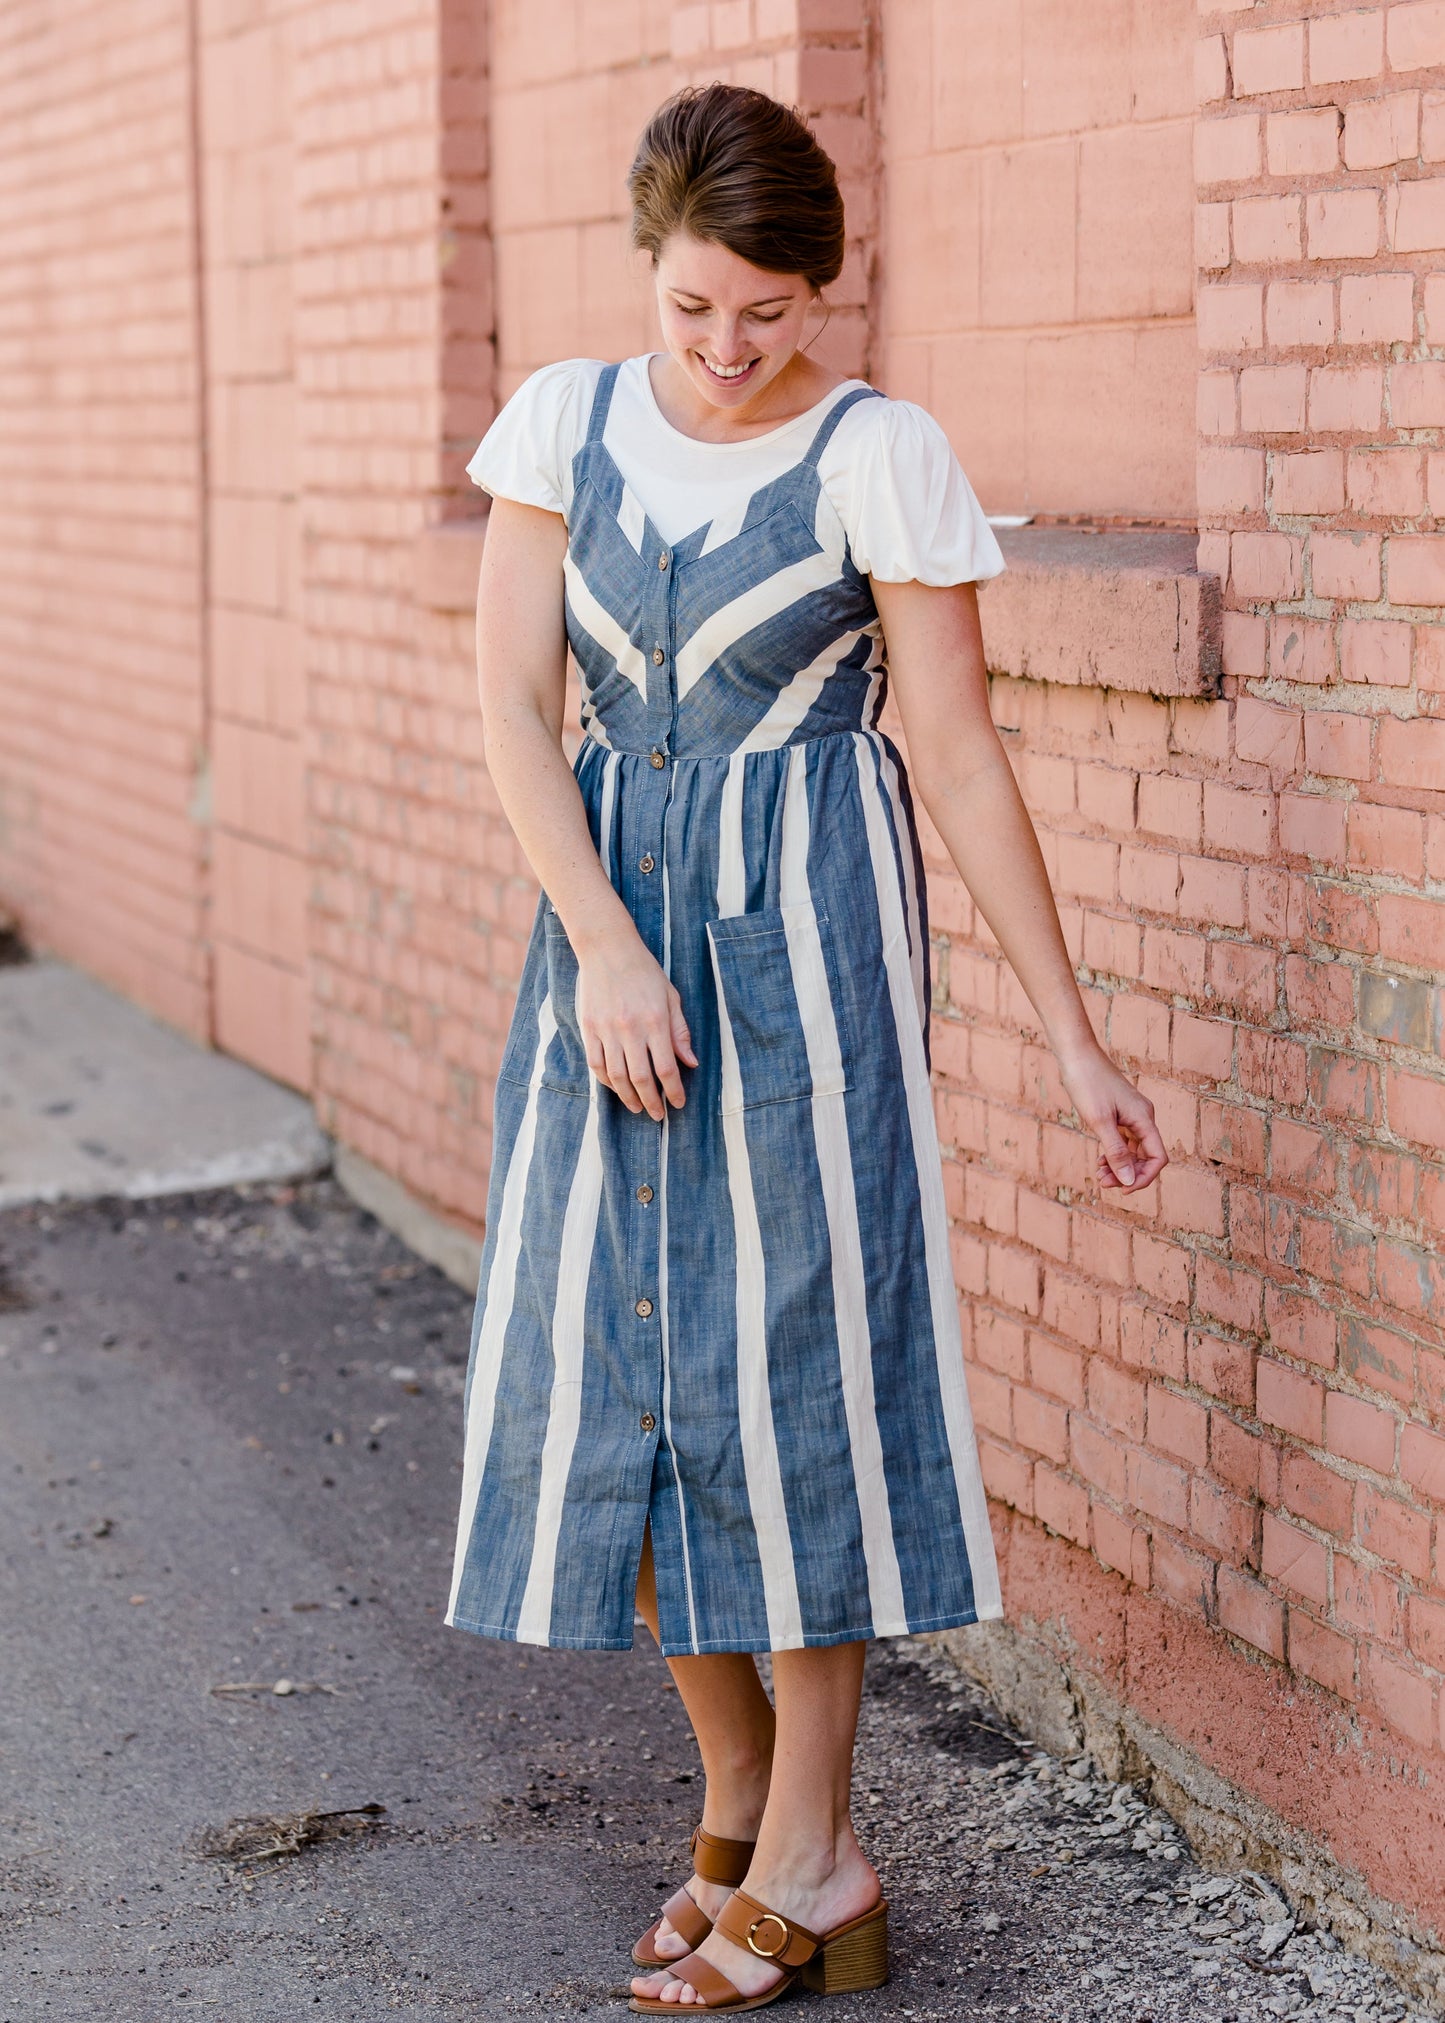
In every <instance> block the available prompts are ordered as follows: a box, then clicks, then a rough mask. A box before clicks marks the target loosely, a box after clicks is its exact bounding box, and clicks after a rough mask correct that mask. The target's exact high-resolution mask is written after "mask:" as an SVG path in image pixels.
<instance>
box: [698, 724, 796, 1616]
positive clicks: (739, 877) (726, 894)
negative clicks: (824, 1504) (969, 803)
mask: <svg viewBox="0 0 1445 2023" xmlns="http://www.w3.org/2000/svg"><path fill="white" fill-rule="evenodd" d="M743 764H744V761H743V759H742V757H741V755H740V754H735V755H734V757H733V759H732V760H731V761H730V763H729V766H728V778H727V785H726V786H725V788H724V789H723V803H722V820H721V824H720V833H719V837H718V887H717V906H718V912H719V914H720V915H723V916H727V915H728V914H729V913H730V912H733V913H736V912H741V911H742V903H741V902H742V895H743V892H744V889H745V884H746V872H745V868H744V864H743V831H742V768H743ZM735 780H736V783H737V791H736V794H734V793H733V787H734V781H735ZM734 896H735V898H736V903H734ZM709 939H710V938H709ZM712 965H713V980H714V983H715V985H716V988H717V1009H718V1039H719V1042H720V1046H721V1053H722V1107H723V1117H722V1129H723V1146H724V1150H725V1151H726V1154H727V1167H728V1192H729V1194H730V1196H731V1198H732V1209H733V1241H734V1248H735V1250H736V1254H737V1267H736V1270H737V1276H736V1290H735V1297H736V1305H737V1368H738V1430H739V1434H740V1436H741V1441H742V1450H743V1474H744V1476H745V1478H746V1481H747V1487H748V1505H749V1510H750V1514H751V1517H752V1524H753V1534H754V1537H755V1538H756V1540H757V1548H758V1561H759V1565H760V1567H761V1570H762V1578H763V1606H764V1608H765V1609H766V1611H767V1617H768V1648H769V1649H770V1650H774V1651H782V1650H794V1649H796V1648H797V1647H798V1645H800V1644H801V1643H802V1641H803V1620H802V1610H801V1607H800V1606H799V1602H798V1581H797V1575H796V1573H795V1571H794V1567H793V1546H792V1539H791V1536H790V1534H789V1530H788V1512H787V1506H786V1504H785V1503H784V1501H783V1476H782V1470H781V1468H780V1467H779V1465H778V1437H777V1432H776V1429H775V1428H774V1425H773V1406H772V1396H771V1392H770V1389H769V1384H768V1330H767V1281H766V1276H765V1270H764V1264H763V1236H762V1231H761V1229H760V1228H759V1226H758V1210H757V1202H756V1199H755V1197H754V1193H753V1175H752V1167H751V1164H750V1163H749V1159H748V1141H747V1132H746V1129H745V1125H744V1119H743V1110H742V1074H741V1071H740V1069H739V1066H738V1050H737V1043H736V1041H735V1040H734V1039H733V1029H732V1021H731V1019H730V1018H729V1017H728V1007H727V998H726V996H725V995H724V992H723V980H722V971H721V969H720V968H719V967H718V959H717V949H716V947H715V946H714V947H713V949H712Z"/></svg>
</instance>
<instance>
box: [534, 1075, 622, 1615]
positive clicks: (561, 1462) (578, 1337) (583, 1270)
mask: <svg viewBox="0 0 1445 2023" xmlns="http://www.w3.org/2000/svg"><path fill="white" fill-rule="evenodd" d="M597 1092H598V1084H597V1082H596V1080H595V1078H594V1080H593V1082H592V1092H591V1095H590V1096H589V1097H588V1101H587V1123H586V1127H585V1129H584V1130H583V1133H582V1145H581V1149H580V1150H579V1152H578V1155H577V1164H576V1166H575V1167H574V1168H573V1172H572V1186H571V1189H570V1191H569V1193H568V1196H567V1212H566V1214H565V1216H564V1217H563V1219H562V1244H561V1250H560V1254H559V1257H558V1264H557V1296H556V1304H555V1305H554V1307H553V1309H552V1394H551V1398H550V1400H549V1404H548V1411H547V1435H546V1438H545V1440H544V1441H543V1443H542V1471H541V1479H540V1482H539V1484H538V1488H537V1519H536V1527H535V1529H534V1531H533V1534H532V1562H531V1565H530V1567H529V1568H528V1570H527V1585H526V1588H525V1589H524V1591H523V1594H522V1603H521V1607H520V1609H519V1610H518V1612H517V1640H518V1642H519V1643H523V1644H541V1643H545V1642H546V1641H547V1639H548V1637H549V1636H550V1634H551V1629H552V1589H553V1584H554V1581H555V1578H556V1571H557V1537H558V1534H559V1532H560V1531H561V1529H562V1505H563V1503H564V1501H565V1499H566V1495H567V1477H568V1475H569V1474H570V1472H571V1468H572V1452H573V1449H574V1448H575V1447H576V1445H577V1429H578V1426H579V1425H580V1423H581V1417H582V1363H583V1352H584V1343H585V1321H586V1314H587V1285H588V1280H589V1278H590V1276H591V1264H592V1246H593V1244H594V1243H595V1242H596V1240H597V1212H598V1209H599V1207H600V1206H601V1202H602V1152H601V1147H600V1145H599V1142H598V1118H597Z"/></svg>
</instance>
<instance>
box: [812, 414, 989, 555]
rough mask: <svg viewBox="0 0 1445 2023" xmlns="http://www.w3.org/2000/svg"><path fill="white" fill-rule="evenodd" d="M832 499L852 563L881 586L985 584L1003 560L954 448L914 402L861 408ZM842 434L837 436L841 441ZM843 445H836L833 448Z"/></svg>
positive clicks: (843, 453) (851, 418)
mask: <svg viewBox="0 0 1445 2023" xmlns="http://www.w3.org/2000/svg"><path fill="white" fill-rule="evenodd" d="M855 416H856V418H857V424H858V426H857V433H856V435H854V436H852V438H851V439H850V440H849V442H848V443H847V445H846V452H844V446H843V445H842V444H840V445H839V448H840V453H842V455H843V462H842V463H841V464H840V470H839V485H838V490H837V491H836V492H835V490H834V486H833V485H831V484H830V485H829V487H828V490H829V493H830V496H832V497H833V498H834V503H835V504H836V505H837V507H838V509H839V513H840V515H841V517H842V520H843V524H844V526H845V527H846V529H847V532H848V545H849V547H850V548H851V550H852V554H853V560H854V562H855V563H856V564H857V566H858V568H859V569H861V570H862V571H863V573H864V574H865V575H868V576H875V577H877V578H878V580H879V581H880V582H882V583H914V582H916V583H931V584H945V583H983V582H986V581H987V580H988V579H989V578H990V577H991V576H997V575H999V574H1000V573H1001V572H1002V570H1003V566H1004V559H1003V554H1002V552H1001V550H1000V548H999V545H998V542H997V540H996V539H995V538H994V532H993V529H992V527H990V526H989V524H988V521H987V519H986V518H985V517H984V511H983V507H982V506H981V505H980V504H979V502H978V499H977V497H976V496H975V493H974V490H973V487H972V485H970V483H969V482H968V479H967V478H966V477H965V476H964V473H963V469H962V466H961V465H960V463H959V461H958V458H957V457H956V456H955V455H954V453H953V445H952V444H951V443H950V442H949V440H948V437H947V436H946V435H945V434H944V432H943V429H942V428H941V426H940V425H939V423H938V422H936V421H935V420H934V418H933V416H932V415H931V414H929V413H928V411H927V409H925V408H921V407H917V406H915V405H914V403H913V402H912V401H909V400H866V401H860V402H859V403H858V406H857V408H856V409H854V411H853V414H851V415H849V416H848V420H849V421H852V420H853V419H854V417H855ZM843 434H844V431H843V430H842V429H839V431H838V436H839V437H841V436H842V435H843ZM836 440H837V438H835V441H836Z"/></svg>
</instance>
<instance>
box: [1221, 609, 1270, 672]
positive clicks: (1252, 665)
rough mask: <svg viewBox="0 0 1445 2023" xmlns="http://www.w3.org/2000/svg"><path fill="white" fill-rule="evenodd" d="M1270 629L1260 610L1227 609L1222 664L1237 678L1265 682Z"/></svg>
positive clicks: (1226, 670)
mask: <svg viewBox="0 0 1445 2023" xmlns="http://www.w3.org/2000/svg"><path fill="white" fill-rule="evenodd" d="M1268 637H1269V628H1268V625H1267V623H1266V621H1265V618H1264V615H1263V614H1262V613H1260V612H1249V611H1226V612H1225V614H1224V628H1223V634H1222V637H1221V640H1220V656H1219V658H1220V664H1221V666H1222V668H1223V670H1224V673H1225V674H1226V675H1227V676H1228V677H1229V678H1230V679H1231V680H1233V681H1239V682H1246V681H1263V679H1264V666H1265V649H1266V641H1267V639H1268Z"/></svg>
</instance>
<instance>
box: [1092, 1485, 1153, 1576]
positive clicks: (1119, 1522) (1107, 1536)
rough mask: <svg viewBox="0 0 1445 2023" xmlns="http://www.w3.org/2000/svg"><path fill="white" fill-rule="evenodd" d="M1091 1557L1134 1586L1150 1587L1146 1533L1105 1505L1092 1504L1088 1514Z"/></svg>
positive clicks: (1147, 1536) (1147, 1538)
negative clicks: (1121, 1575) (1092, 1547)
mask: <svg viewBox="0 0 1445 2023" xmlns="http://www.w3.org/2000/svg"><path fill="white" fill-rule="evenodd" d="M1089 1525H1090V1535H1091V1537H1092V1540H1093V1546H1094V1554H1095V1557H1096V1558H1097V1559H1098V1560H1099V1561H1100V1563H1101V1564H1102V1565H1104V1566H1106V1567H1108V1568H1110V1569H1111V1570H1112V1571H1113V1572H1115V1573H1121V1574H1123V1576H1124V1578H1125V1579H1126V1580H1127V1581H1130V1582H1132V1583H1133V1585H1134V1586H1136V1587H1144V1588H1147V1587H1148V1585H1149V1534H1148V1533H1147V1532H1146V1531H1144V1530H1142V1529H1141V1528H1140V1527H1139V1526H1138V1525H1137V1524H1130V1522H1129V1520H1128V1519H1127V1518H1125V1517H1120V1516H1119V1514H1118V1512H1117V1511H1113V1510H1110V1508H1109V1507H1108V1505H1107V1504H1105V1503H1099V1502H1095V1503H1094V1505H1093V1507H1092V1509H1091V1510H1090V1513H1089Z"/></svg>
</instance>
